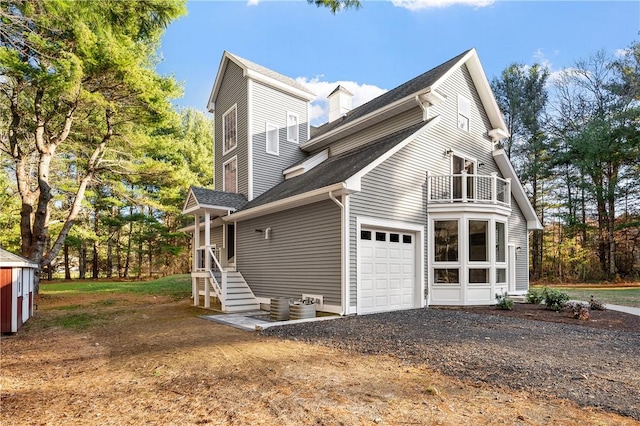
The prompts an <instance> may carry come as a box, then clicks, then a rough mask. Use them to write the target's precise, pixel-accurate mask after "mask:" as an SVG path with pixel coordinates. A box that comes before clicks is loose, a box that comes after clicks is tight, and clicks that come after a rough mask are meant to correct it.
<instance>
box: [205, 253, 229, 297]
mask: <svg viewBox="0 0 640 426" xmlns="http://www.w3.org/2000/svg"><path fill="white" fill-rule="evenodd" d="M207 252H208V254H209V256H208V259H207V264H208V265H207V269H208V271H209V283H210V285H211V288H213V291H214V292H215V293H216V296H218V299H220V304H221V305H222V309H223V310H224V306H225V300H226V295H227V291H226V290H227V272H226V271H225V270H224V269H222V265H221V264H220V261H219V260H218V258H219V256H220V249H219V248H216V247H212V246H208V247H207ZM216 276H218V277H220V278H219V279H218V278H217V277H216ZM205 290H208V289H205ZM207 293H208V291H205V306H206V304H207V303H208V299H209V297H208V294H207Z"/></svg>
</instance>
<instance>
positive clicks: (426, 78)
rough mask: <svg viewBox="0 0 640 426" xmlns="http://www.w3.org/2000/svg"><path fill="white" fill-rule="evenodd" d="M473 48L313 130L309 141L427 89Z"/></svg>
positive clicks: (311, 141)
mask: <svg viewBox="0 0 640 426" xmlns="http://www.w3.org/2000/svg"><path fill="white" fill-rule="evenodd" d="M471 50H472V49H469V50H467V51H465V52H462V53H461V54H459V55H458V56H456V57H455V58H452V59H450V60H448V61H447V62H445V63H443V64H441V65H438V66H437V67H435V68H433V69H431V70H429V71H427V72H425V73H424V74H421V75H419V76H417V77H416V78H414V79H412V80H409V81H407V82H406V83H403V84H401V85H400V86H398V87H396V88H395V89H392V90H389V91H388V92H386V93H383V94H382V95H380V96H378V97H377V98H374V99H372V100H370V101H369V102H367V103H366V104H363V105H360V106H359V107H357V108H355V109H353V110H351V111H349V112H348V113H347V114H345V116H344V117H342V118H340V119H338V120H335V121H332V122H330V123H326V124H323V125H322V126H320V127H318V128H316V129H315V130H314V131H312V139H311V140H310V141H309V143H313V139H314V138H317V137H319V136H322V135H323V134H325V133H327V132H330V131H332V130H334V129H337V128H338V127H341V126H344V125H345V124H348V123H350V122H352V121H354V120H356V119H358V118H360V117H364V116H365V115H367V114H369V113H372V112H374V111H376V110H378V109H380V108H384V107H385V106H387V105H390V104H392V103H394V102H396V101H399V100H400V99H403V98H406V97H407V96H409V95H412V94H414V93H416V92H418V91H419V90H421V89H425V88H427V87H429V86H431V85H433V84H434V83H436V82H437V81H438V80H439V79H440V78H441V77H442V76H444V75H445V74H446V73H447V71H449V70H450V69H451V68H452V67H453V66H455V65H456V64H457V63H458V62H459V61H460V59H462V58H463V57H464V56H465V55H466V54H467V53H469V51H471Z"/></svg>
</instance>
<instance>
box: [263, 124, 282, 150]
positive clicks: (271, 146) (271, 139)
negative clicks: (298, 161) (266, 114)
mask: <svg viewBox="0 0 640 426" xmlns="http://www.w3.org/2000/svg"><path fill="white" fill-rule="evenodd" d="M265 136H266V140H267V153H268V154H274V155H278V154H279V153H280V141H279V137H278V126H275V125H273V124H271V123H267V124H266V125H265Z"/></svg>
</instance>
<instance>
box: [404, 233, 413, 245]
mask: <svg viewBox="0 0 640 426" xmlns="http://www.w3.org/2000/svg"><path fill="white" fill-rule="evenodd" d="M402 243H403V244H411V235H403V236H402Z"/></svg>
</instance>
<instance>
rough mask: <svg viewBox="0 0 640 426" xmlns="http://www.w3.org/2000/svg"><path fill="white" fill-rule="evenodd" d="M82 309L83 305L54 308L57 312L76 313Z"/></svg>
mask: <svg viewBox="0 0 640 426" xmlns="http://www.w3.org/2000/svg"><path fill="white" fill-rule="evenodd" d="M80 308H82V305H65V306H58V307H56V308H54V309H55V310H56V311H75V310H77V309H80Z"/></svg>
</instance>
